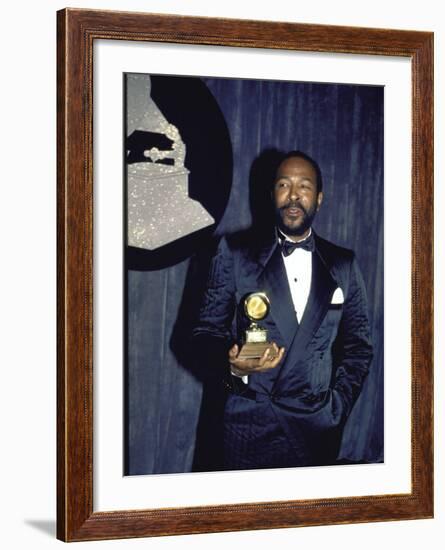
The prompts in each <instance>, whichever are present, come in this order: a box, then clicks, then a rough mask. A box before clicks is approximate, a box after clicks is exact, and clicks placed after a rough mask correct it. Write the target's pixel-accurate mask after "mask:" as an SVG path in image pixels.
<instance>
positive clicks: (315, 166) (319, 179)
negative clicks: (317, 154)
mask: <svg viewBox="0 0 445 550" xmlns="http://www.w3.org/2000/svg"><path fill="white" fill-rule="evenodd" d="M291 158H300V159H304V160H306V161H307V162H309V164H310V165H311V166H312V168H313V169H314V170H315V174H316V176H317V193H320V191H322V190H323V177H322V175H321V170H320V167H319V166H318V164H317V162H316V161H315V160H314V159H313V158H312V157H310V156H309V155H307V154H306V153H303V151H297V150H295V151H289V152H288V153H284V154H283V157H282V159H281V161H280V164H279V165H278V166H277V170H278V168H279V166H280V165H281V164H282V163H283V162H284V161H285V160H287V159H291Z"/></svg>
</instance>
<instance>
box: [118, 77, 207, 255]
mask: <svg viewBox="0 0 445 550" xmlns="http://www.w3.org/2000/svg"><path fill="white" fill-rule="evenodd" d="M150 91H151V81H150V77H149V76H148V75H142V74H128V75H127V106H128V111H127V128H128V135H129V136H130V135H131V134H132V133H133V132H134V131H135V130H141V131H145V132H147V131H148V132H156V133H159V134H164V135H166V136H167V137H168V138H169V139H171V140H172V141H173V145H172V149H171V150H168V151H162V150H159V149H157V148H156V147H153V148H152V149H149V150H147V151H144V156H145V157H147V158H150V159H151V160H152V161H153V162H137V163H134V164H129V165H127V175H128V245H129V246H134V247H137V248H145V249H147V250H155V249H156V248H159V247H161V246H164V245H166V244H168V243H171V242H173V241H176V240H177V239H180V238H181V237H185V236H187V235H190V234H191V233H194V232H195V231H198V230H200V229H203V228H204V227H208V226H209V225H212V224H213V223H215V220H214V219H213V217H212V216H211V215H210V214H209V213H208V212H207V210H206V209H205V208H204V207H203V206H202V205H201V203H199V202H198V201H195V200H193V199H191V198H190V197H189V196H188V176H189V173H190V172H189V170H187V168H186V167H185V166H184V159H185V154H186V145H185V143H184V142H183V141H182V139H181V135H180V133H179V131H178V129H177V128H176V127H175V126H173V125H172V124H170V123H169V122H168V121H167V120H166V119H165V117H164V115H163V114H162V112H161V111H160V110H159V108H158V107H157V105H156V104H155V102H154V101H153V100H152V98H151V97H150ZM166 158H168V159H173V161H174V164H173V165H167V164H157V163H156V161H157V160H160V159H166Z"/></svg>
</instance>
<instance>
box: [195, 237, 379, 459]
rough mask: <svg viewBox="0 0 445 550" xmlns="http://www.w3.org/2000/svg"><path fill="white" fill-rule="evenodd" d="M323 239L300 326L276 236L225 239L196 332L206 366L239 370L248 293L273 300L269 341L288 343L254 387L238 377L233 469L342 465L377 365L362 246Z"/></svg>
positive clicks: (254, 378) (233, 397)
mask: <svg viewBox="0 0 445 550" xmlns="http://www.w3.org/2000/svg"><path fill="white" fill-rule="evenodd" d="M314 238H315V251H314V252H313V253H312V280H311V288H310V293H309V298H308V302H307V305H306V308H305V311H304V314H303V317H302V319H301V323H300V324H298V321H297V318H296V315H295V311H294V307H293V302H292V297H291V293H290V289H289V284H288V280H287V276H286V272H285V267H284V262H283V259H282V254H281V250H280V246H279V244H278V241H277V238H276V235H275V233H274V234H273V235H271V236H270V237H269V238H266V239H264V240H263V241H262V242H256V241H255V239H252V238H247V239H246V238H243V239H240V238H236V237H233V238H223V239H222V240H221V242H220V244H219V247H218V250H217V253H216V255H215V257H214V259H213V261H212V264H211V269H210V274H209V278H208V282H207V288H206V291H205V295H204V300H203V302H202V307H201V309H200V314H199V320H198V323H197V326H196V327H195V329H194V335H195V338H196V343H197V345H198V346H199V349H200V350H201V352H202V354H203V356H204V357H206V366H205V368H207V369H209V370H212V369H214V372H215V373H216V372H220V370H219V368H218V367H220V368H222V369H223V370H224V372H225V374H226V376H227V373H229V372H230V370H229V364H228V361H227V351H228V349H229V347H230V346H231V345H233V343H234V342H237V343H240V342H241V341H242V338H243V335H244V330H245V329H246V328H247V327H248V325H249V320H248V319H247V318H246V316H245V314H244V307H243V299H244V297H245V296H246V295H247V294H249V293H251V292H258V291H262V292H265V293H266V294H267V296H268V297H269V300H270V304H271V309H270V313H269V315H268V317H267V318H266V319H264V320H263V321H262V322H261V323H260V324H261V326H262V327H264V328H267V330H268V339H269V341H274V342H276V343H277V344H278V346H280V347H281V346H284V347H285V349H286V353H285V356H284V359H283V361H282V363H281V364H280V365H279V366H278V367H277V368H275V369H272V370H270V371H268V372H262V373H257V374H252V375H250V376H249V381H248V385H247V386H244V385H243V383H242V382H241V381H240V380H235V379H234V378H233V377H232V378H231V380H229V382H230V386H231V388H232V391H231V392H230V393H229V394H228V397H227V402H226V406H225V412H224V429H225V435H224V443H225V444H224V454H225V457H224V460H225V467H226V468H230V469H236V468H261V467H280V466H296V465H316V464H332V463H335V458H336V456H337V453H338V449H339V445H340V441H341V434H342V429H343V426H344V423H345V421H346V419H347V418H348V416H349V414H350V412H351V409H352V407H353V405H354V403H355V401H356V399H357V396H358V394H359V392H360V390H361V388H362V384H363V382H364V379H365V377H366V375H367V373H368V370H369V366H370V362H371V359H372V345H371V341H370V334H369V324H368V308H367V300H366V291H365V286H364V282H363V279H362V276H361V273H360V270H359V267H358V265H357V262H356V260H355V256H354V253H353V252H352V251H351V250H347V249H345V248H341V247H339V246H336V245H334V244H332V243H330V242H328V241H326V240H325V239H322V238H320V237H319V236H317V235H314ZM337 289H340V290H337ZM334 293H335V297H336V299H334V300H333V296H334ZM195 349H196V347H195ZM204 350H205V352H204ZM229 378H230V375H229ZM247 388H248V390H247ZM246 390H247V391H246Z"/></svg>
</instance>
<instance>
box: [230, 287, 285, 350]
mask: <svg viewBox="0 0 445 550" xmlns="http://www.w3.org/2000/svg"><path fill="white" fill-rule="evenodd" d="M269 311H270V301H269V298H268V297H267V295H266V294H265V293H264V292H253V293H252V294H249V295H248V296H246V297H245V298H244V312H245V314H246V315H247V317H248V318H249V319H250V321H251V323H250V326H249V328H248V329H247V330H246V333H245V340H244V344H243V346H242V347H241V351H240V352H239V355H238V358H239V359H259V358H260V357H262V355H263V353H264V352H265V351H266V349H268V348H270V352H269V357H270V358H272V357H274V356H276V355H277V354H276V352H275V350H274V348H273V347H272V344H271V343H270V342H268V341H267V330H266V329H264V328H261V327H260V326H259V325H258V321H262V320H263V319H265V318H266V317H267V315H268V314H269Z"/></svg>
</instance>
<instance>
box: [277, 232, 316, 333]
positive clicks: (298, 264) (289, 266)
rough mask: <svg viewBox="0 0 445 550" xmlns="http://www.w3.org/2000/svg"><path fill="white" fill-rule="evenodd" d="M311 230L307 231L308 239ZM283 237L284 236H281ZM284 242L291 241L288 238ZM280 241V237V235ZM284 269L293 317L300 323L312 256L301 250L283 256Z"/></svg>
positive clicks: (310, 274) (305, 301)
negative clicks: (292, 305) (292, 304)
mask: <svg viewBox="0 0 445 550" xmlns="http://www.w3.org/2000/svg"><path fill="white" fill-rule="evenodd" d="M311 233H312V229H310V230H309V235H308V236H307V237H306V239H307V238H309V237H310V235H311ZM283 237H284V235H283ZM285 239H286V240H288V241H290V242H292V241H291V239H289V238H288V237H285ZM306 239H304V240H306ZM280 240H281V235H280ZM283 261H284V267H285V268H286V275H287V280H288V281H289V288H290V293H291V296H292V301H293V303H294V310H295V315H296V316H297V320H298V322H299V323H301V318H302V317H303V313H304V310H305V308H306V304H307V300H308V298H309V292H310V290H311V279H312V254H311V253H310V252H309V251H308V250H304V249H303V248H296V249H295V250H294V251H293V252H292V254H289V256H284V255H283Z"/></svg>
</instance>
